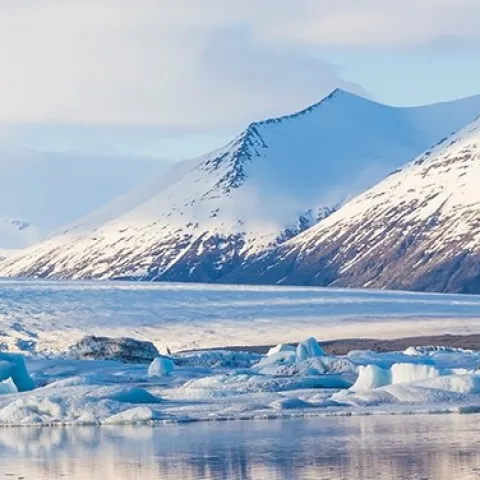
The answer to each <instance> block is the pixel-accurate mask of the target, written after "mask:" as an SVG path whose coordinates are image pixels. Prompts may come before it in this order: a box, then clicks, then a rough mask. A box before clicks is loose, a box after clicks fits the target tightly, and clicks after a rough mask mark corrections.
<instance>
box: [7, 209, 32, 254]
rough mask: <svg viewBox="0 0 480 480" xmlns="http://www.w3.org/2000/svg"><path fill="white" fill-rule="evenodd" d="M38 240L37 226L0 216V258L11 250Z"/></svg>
mask: <svg viewBox="0 0 480 480" xmlns="http://www.w3.org/2000/svg"><path fill="white" fill-rule="evenodd" d="M39 240H40V233H39V231H38V228H36V227H34V226H33V225H31V224H30V223H28V222H25V221H24V220H19V219H13V218H8V217H0V258H4V257H6V256H8V255H10V254H11V251H13V250H18V249H22V248H25V247H28V246H30V245H33V244H34V243H36V242H38V241H39Z"/></svg>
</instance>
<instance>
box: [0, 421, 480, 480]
mask: <svg viewBox="0 0 480 480" xmlns="http://www.w3.org/2000/svg"><path fill="white" fill-rule="evenodd" d="M0 445H1V446H0V479H1V478H15V479H20V478H23V479H25V480H27V479H34V480H43V479H56V478H65V479H72V480H77V479H79V480H80V479H81V480H86V479H101V480H127V479H142V480H151V479H175V480H177V479H181V480H187V479H284V478H285V479H328V480H335V479H349V480H351V479H370V478H374V479H395V480H401V479H405V480H407V479H408V480H414V479H435V480H437V479H438V480H452V479H455V480H462V479H478V478H480V448H479V447H480V416H473V415H440V416H433V415H431V416H377V417H343V418H327V419H306V420H301V419H299V420H285V421H243V422H242V421H240V422H212V423H198V424H189V425H182V426H175V425H168V426H159V427H154V428H152V427H102V428H100V427H84V428H43V429H41V428H38V429H37V428H26V427H25V428H5V429H0Z"/></svg>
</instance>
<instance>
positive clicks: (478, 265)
mask: <svg viewBox="0 0 480 480" xmlns="http://www.w3.org/2000/svg"><path fill="white" fill-rule="evenodd" d="M479 186H480V118H479V119H477V120H476V121H474V122H473V123H471V124H469V125H468V126H467V127H465V128H464V129H462V130H461V131H460V132H458V133H457V134H454V135H453V136H451V137H450V138H448V139H446V140H444V141H443V142H442V143H440V144H439V145H437V146H436V147H434V148H433V149H431V150H428V151H427V152H426V153H425V154H423V155H421V156H420V157H418V158H417V159H416V160H415V161H413V162H412V163H410V164H408V165H407V166H406V167H404V168H402V169H400V170H398V171H396V172H395V173H393V174H392V175H390V176H389V177H387V178H386V179H385V180H384V181H382V182H381V183H379V184H378V185H377V186H375V187H374V188H372V189H371V190H368V191H367V192H365V193H364V194H362V195H360V196H358V197H357V198H355V199H354V200H352V201H351V202H349V203H347V204H346V205H345V206H343V208H341V209H340V210H338V211H337V212H336V213H335V214H333V215H331V216H330V217H329V218H328V219H326V220H325V221H324V222H321V223H320V224H318V225H317V226H315V227H313V228H311V229H310V230H309V231H307V232H305V233H304V234H302V235H299V236H297V237H296V238H294V239H292V240H291V241H290V242H287V243H286V244H284V245H283V246H282V247H281V248H280V249H278V250H276V251H275V252H271V253H269V254H267V255H264V256H263V258H261V259H259V260H258V261H257V262H256V263H254V264H252V265H250V266H249V267H248V268H247V269H246V270H245V271H243V272H241V273H240V274H238V275H237V277H236V280H237V281H239V280H240V281H241V280H242V279H245V278H248V279H249V280H251V279H253V278H256V279H257V281H259V282H266V283H270V282H279V283H288V284H303V285H305V284H307V285H332V286H361V287H374V288H389V289H407V290H430V291H439V292H461V293H480V189H479Z"/></svg>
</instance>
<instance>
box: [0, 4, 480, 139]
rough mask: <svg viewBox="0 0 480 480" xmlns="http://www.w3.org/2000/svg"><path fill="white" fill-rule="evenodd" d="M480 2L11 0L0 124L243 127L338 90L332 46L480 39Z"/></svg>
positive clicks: (1, 8) (2, 12) (3, 23)
mask: <svg viewBox="0 0 480 480" xmlns="http://www.w3.org/2000/svg"><path fill="white" fill-rule="evenodd" d="M479 15H480V2H478V0H404V1H402V2H397V1H394V0H392V1H390V0H364V1H357V0H335V1H330V0H262V1H258V0H255V1H254V0H241V1H240V0H229V1H225V0H201V1H199V0H76V1H72V0H22V1H18V0H5V1H2V2H1V3H0V62H1V65H2V67H3V68H2V75H0V105H2V108H1V109H0V121H4V122H40V121H51V122H72V123H75V122H86V123H101V124H112V123H113V124H137V125H138V124H155V125H158V126H160V127H164V128H169V129H179V130H186V129H188V130H205V129H211V128H217V129H218V128H222V127H223V128H226V129H229V128H237V127H238V126H241V125H243V124H244V123H246V122H248V121H250V120H251V119H255V118H262V117H264V116H269V115H276V114H281V113H285V112H288V111H291V110H294V109H296V108H301V107H303V106H305V105H307V104H309V103H312V102H314V101H316V100H318V99H319V98H320V97H322V96H323V95H325V94H327V93H328V92H329V91H330V90H331V89H333V88H335V87H342V88H345V89H349V90H352V91H355V92H360V93H365V92H364V91H363V89H362V88H361V86H359V85H356V84H355V83H352V82H350V81H348V80H347V79H344V78H342V72H341V71H340V70H339V69H338V68H336V67H335V66H333V65H331V64H329V63H327V62H323V61H321V60H319V59H317V58H315V57H314V56H313V55H311V54H312V52H313V51H314V49H315V48H318V47H325V46H394V47H403V46H412V45H417V44H422V43H428V42H434V41H435V40H436V39H438V38H442V37H446V36H450V37H451V36H456V37H461V38H462V39H464V40H465V41H469V40H470V39H474V38H476V37H478V36H479V35H480V34H479V31H478V28H477V25H476V19H478V18H479Z"/></svg>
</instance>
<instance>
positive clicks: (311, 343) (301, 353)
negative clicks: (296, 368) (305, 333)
mask: <svg viewBox="0 0 480 480" xmlns="http://www.w3.org/2000/svg"><path fill="white" fill-rule="evenodd" d="M296 355H297V361H299V362H301V361H302V360H306V359H307V358H310V357H321V356H322V355H324V353H323V350H322V349H321V348H320V345H319V344H318V342H317V341H316V340H315V339H314V338H313V337H310V338H308V339H307V340H305V341H304V342H301V343H299V344H298V347H297V351H296Z"/></svg>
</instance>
